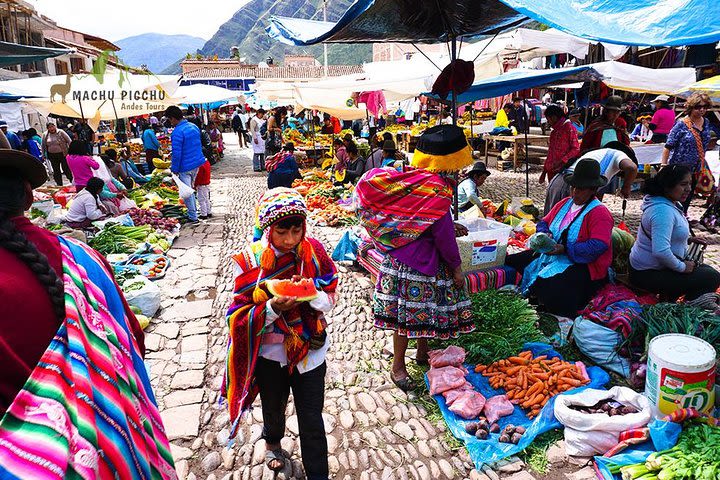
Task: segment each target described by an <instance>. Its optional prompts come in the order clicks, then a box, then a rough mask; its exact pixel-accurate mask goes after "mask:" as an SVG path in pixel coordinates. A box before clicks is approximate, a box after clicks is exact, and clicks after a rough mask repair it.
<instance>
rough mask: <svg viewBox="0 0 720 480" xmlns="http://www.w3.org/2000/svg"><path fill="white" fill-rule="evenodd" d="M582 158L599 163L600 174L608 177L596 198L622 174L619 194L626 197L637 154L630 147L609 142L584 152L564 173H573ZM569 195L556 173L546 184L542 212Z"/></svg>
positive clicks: (628, 193)
mask: <svg viewBox="0 0 720 480" xmlns="http://www.w3.org/2000/svg"><path fill="white" fill-rule="evenodd" d="M583 159H589V160H594V161H596V162H597V163H598V164H600V174H601V175H603V176H604V177H605V178H607V179H608V184H607V185H606V186H605V187H603V188H601V189H600V190H598V193H597V197H598V200H600V201H602V199H603V197H604V195H605V194H606V193H612V189H613V187H614V185H613V183H612V181H613V180H614V179H615V178H617V176H618V175H619V174H620V173H622V174H623V186H622V188H621V189H620V196H621V197H623V198H628V197H629V196H630V190H631V188H632V184H633V182H634V181H635V178H637V174H638V167H637V156H636V155H635V152H634V151H633V149H632V148H630V147H628V146H627V145H624V144H622V143H620V142H610V143H608V144H607V145H606V147H605V148H599V149H597V150H592V151H590V152H587V153H585V154H584V155H583V156H582V157H580V159H578V160H577V161H576V162H574V163H573V164H572V165H570V166H569V167H568V168H567V169H565V171H564V175H568V174H571V173H573V171H574V170H575V166H576V165H577V163H578V162H579V161H581V160H583ZM569 195H570V185H568V184H567V183H566V182H565V179H564V176H563V175H558V176H556V177H555V178H553V180H552V181H551V182H550V183H549V184H548V189H547V193H546V194H545V209H544V212H543V213H544V214H545V215H547V214H548V212H550V210H551V209H552V208H553V207H554V206H555V205H556V204H557V203H558V202H560V200H562V199H563V198H566V197H568V196H569Z"/></svg>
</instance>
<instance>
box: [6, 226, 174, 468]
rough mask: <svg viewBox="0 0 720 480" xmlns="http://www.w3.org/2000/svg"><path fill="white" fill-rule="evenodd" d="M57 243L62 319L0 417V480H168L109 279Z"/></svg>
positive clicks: (81, 249) (153, 415)
mask: <svg viewBox="0 0 720 480" xmlns="http://www.w3.org/2000/svg"><path fill="white" fill-rule="evenodd" d="M60 247H61V249H62V259H63V284H64V289H65V305H66V316H67V318H66V319H65V321H63V323H62V325H61V326H60V329H59V330H58V332H57V333H56V334H55V337H54V338H53V340H52V342H50V346H49V347H48V348H47V350H46V351H45V353H44V354H43V355H42V357H41V358H40V361H39V363H38V365H37V366H36V367H35V369H34V370H33V371H32V373H31V375H30V378H28V380H27V382H26V383H25V386H24V387H23V389H22V390H21V391H20V393H18V395H17V397H16V398H15V400H14V401H13V403H12V405H11V406H10V408H9V409H8V411H7V412H6V414H5V416H4V417H3V418H2V421H0V478H3V479H22V480H26V479H33V480H45V479H63V478H81V479H95V478H121V479H123V480H126V479H127V480H131V479H151V478H152V479H157V478H163V479H175V478H177V475H176V473H175V469H174V466H173V459H172V455H171V454H170V448H169V444H168V440H167V437H166V435H165V431H164V428H163V425H162V420H161V419H160V414H159V413H158V409H157V406H156V404H155V398H154V396H153V393H152V390H151V387H150V381H149V379H148V376H147V371H146V370H145V365H144V363H143V360H142V358H141V357H140V353H139V352H140V350H139V348H138V345H137V342H136V341H135V338H134V337H133V335H132V333H131V331H130V328H129V326H128V319H127V318H126V317H125V313H124V308H123V303H122V299H121V297H120V294H119V293H118V287H117V285H116V284H115V281H114V280H113V278H112V276H111V275H110V274H109V273H108V272H107V271H106V270H105V268H104V267H103V264H102V261H101V260H100V258H99V256H98V254H97V253H96V252H94V251H92V250H90V249H89V248H87V247H85V246H83V245H82V244H80V243H76V242H75V241H71V240H68V239H64V238H60Z"/></svg>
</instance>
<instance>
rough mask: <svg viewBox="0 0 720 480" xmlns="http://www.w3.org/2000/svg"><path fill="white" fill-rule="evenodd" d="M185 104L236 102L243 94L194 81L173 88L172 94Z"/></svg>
mask: <svg viewBox="0 0 720 480" xmlns="http://www.w3.org/2000/svg"><path fill="white" fill-rule="evenodd" d="M173 96H174V97H175V98H176V99H177V100H179V101H181V102H182V103H183V104H185V105H200V104H206V103H218V102H230V101H235V102H237V101H238V99H239V98H240V97H243V98H244V95H243V94H242V93H241V92H239V91H236V90H229V89H227V88H222V87H218V86H215V85H205V84H202V83H196V84H194V85H182V86H180V87H178V88H177V90H175V94H174V95H173Z"/></svg>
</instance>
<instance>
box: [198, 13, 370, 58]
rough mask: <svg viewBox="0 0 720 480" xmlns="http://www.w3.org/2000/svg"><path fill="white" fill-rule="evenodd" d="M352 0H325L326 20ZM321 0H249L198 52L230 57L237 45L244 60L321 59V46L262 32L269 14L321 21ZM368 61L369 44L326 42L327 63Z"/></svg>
mask: <svg viewBox="0 0 720 480" xmlns="http://www.w3.org/2000/svg"><path fill="white" fill-rule="evenodd" d="M352 3H353V0H333V2H332V4H331V3H330V2H328V7H327V19H328V21H333V22H334V21H337V20H338V19H339V18H340V17H341V16H342V14H343V13H345V11H346V10H347V9H348V7H349V6H350V5H351V4H352ZM322 5H323V2H322V0H282V1H278V0H251V1H250V2H248V3H247V4H245V5H244V6H243V7H242V8H240V10H238V11H237V12H235V15H233V17H232V18H231V19H230V20H228V21H227V22H225V23H224V24H223V25H221V26H220V28H219V29H218V31H217V33H215V35H213V37H212V38H211V39H210V40H208V41H207V43H206V44H205V45H204V46H203V47H202V49H201V50H200V53H201V54H203V55H217V56H218V57H220V58H227V57H229V56H230V49H231V48H232V47H233V46H237V47H238V48H239V51H240V57H241V58H242V57H245V58H246V62H247V63H258V62H261V61H264V60H265V59H267V58H268V57H272V58H273V59H275V61H276V63H281V62H282V59H283V58H284V57H285V55H286V54H288V55H298V54H302V55H312V56H314V57H315V58H317V59H318V60H320V61H322V56H323V53H322V52H323V48H322V45H314V46H312V47H292V46H289V45H285V44H284V43H280V42H278V41H276V40H273V39H271V38H270V36H269V35H268V34H267V32H266V31H265V28H266V27H267V26H268V21H269V18H270V15H279V16H286V17H296V18H307V19H313V20H322V17H323V14H322ZM371 60H372V45H370V44H367V45H360V44H355V45H340V44H337V45H328V63H330V64H334V65H357V64H361V63H363V62H369V61H371Z"/></svg>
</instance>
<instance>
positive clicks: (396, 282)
mask: <svg viewBox="0 0 720 480" xmlns="http://www.w3.org/2000/svg"><path fill="white" fill-rule="evenodd" d="M373 313H374V317H375V326H376V327H378V328H382V329H388V330H394V331H397V332H398V333H399V334H400V335H402V336H406V337H408V338H440V339H443V340H447V339H449V338H457V337H458V336H460V334H463V333H469V332H472V331H473V330H475V323H474V321H473V314H472V309H471V302H470V299H469V298H468V296H467V293H465V290H464V289H459V288H457V287H456V286H455V284H454V283H453V276H452V273H451V272H450V269H449V268H448V266H447V264H446V263H441V264H440V268H439V269H438V273H437V275H436V276H432V277H431V276H428V275H424V274H422V273H420V272H418V271H417V270H415V269H413V268H412V267H409V266H407V265H405V264H404V263H402V262H401V261H399V260H397V259H395V258H394V257H393V256H392V255H386V256H385V260H384V261H383V263H382V266H381V267H380V274H379V278H378V281H377V287H376V288H375V295H374V298H373Z"/></svg>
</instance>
